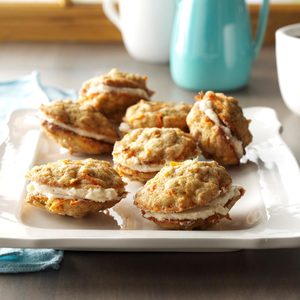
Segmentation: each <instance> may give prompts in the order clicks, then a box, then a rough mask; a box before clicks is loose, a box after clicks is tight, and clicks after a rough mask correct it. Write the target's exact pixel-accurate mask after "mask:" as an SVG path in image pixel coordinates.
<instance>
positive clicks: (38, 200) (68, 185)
mask: <svg viewBox="0 0 300 300" xmlns="http://www.w3.org/2000/svg"><path fill="white" fill-rule="evenodd" d="M146 83H147V77H146V76H141V75H138V74H131V73H125V72H121V71H118V70H116V69H112V70H111V71H110V72H109V73H108V74H105V75H102V76H99V77H95V78H92V79H90V80H88V81H86V82H85V83H84V84H83V86H82V88H81V90H80V93H79V99H78V100H77V101H76V102H73V101H71V100H57V101H54V102H52V103H50V104H48V105H42V106H41V107H40V118H41V125H42V128H43V130H44V132H45V133H46V134H47V136H49V137H50V138H52V139H53V140H54V141H56V142H57V143H58V144H59V145H60V146H62V147H64V148H66V149H68V150H69V151H70V153H72V154H73V153H80V154H84V155H87V156H88V157H87V159H83V160H60V161H57V162H53V163H48V164H45V165H41V166H36V167H34V168H32V169H31V170H30V171H29V172H28V174H27V178H28V179H29V180H30V181H31V182H30V183H29V184H28V187H27V190H28V194H27V203H30V204H32V205H34V206H37V207H40V208H43V209H46V210H47V211H49V212H51V213H54V214H59V215H67V216H72V217H83V216H86V215H88V214H90V213H96V212H99V211H102V210H105V209H108V208H110V207H112V206H113V205H115V204H116V203H118V202H119V201H121V199H122V198H124V197H126V194H127V192H126V190H125V185H126V183H125V182H124V181H123V177H126V178H127V180H134V181H139V182H141V183H143V184H144V186H143V187H142V188H141V189H140V190H139V191H138V192H137V193H136V195H135V196H134V204H135V205H136V206H137V207H138V208H139V209H140V211H141V214H142V215H143V216H144V217H145V218H146V219H148V220H151V221H153V222H155V223H156V224H158V225H160V226H161V227H163V228H168V229H194V228H198V229H205V228H208V227H211V226H212V225H214V224H216V223H218V222H219V221H220V220H222V219H224V218H227V219H230V217H229V211H230V209H231V208H232V207H233V205H234V204H235V203H236V202H237V201H238V200H239V199H240V198H241V196H242V195H243V194H244V192H245V191H244V189H243V188H242V187H240V186H237V185H234V184H232V180H231V177H230V175H229V174H228V172H227V171H226V169H225V167H227V166H232V165H239V163H240V159H241V157H242V156H243V155H244V154H245V148H246V146H247V145H248V144H249V143H250V142H251V140H252V135H251V133H250V131H249V120H247V119H246V118H245V117H244V115H243V112H242V110H241V108H240V107H239V105H238V101H237V100H236V99H234V98H232V97H227V96H226V95H224V94H222V93H214V92H211V91H209V92H206V93H203V92H200V93H199V94H198V95H197V96H196V97H195V103H194V105H191V104H188V103H172V102H161V101H150V98H151V96H152V95H153V92H152V91H151V90H150V89H148V87H147V84H146ZM105 153H106V154H112V157H113V165H112V164H111V163H109V162H107V161H103V160H98V159H95V158H90V157H89V155H100V154H105ZM201 155H202V156H203V158H202V160H200V159H199V158H200V157H201ZM208 160H209V161H208Z"/></svg>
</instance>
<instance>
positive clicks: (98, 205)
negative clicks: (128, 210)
mask: <svg viewBox="0 0 300 300" xmlns="http://www.w3.org/2000/svg"><path fill="white" fill-rule="evenodd" d="M26 178H27V179H28V180H30V183H29V184H28V185H27V196H26V202H27V203H29V204H32V205H33V206H36V207H40V208H43V209H46V210H47V211H48V212H50V213H53V214H58V215H66V216H71V217H75V218H80V217H84V216H85V215H87V214H90V213H96V212H98V211H100V210H104V209H107V208H110V207H112V206H114V205H115V204H116V203H118V202H119V201H120V200H121V199H122V198H124V197H125V196H126V194H127V193H126V191H125V188H124V187H125V183H124V182H123V181H122V179H121V177H120V176H119V175H118V174H117V172H116V171H115V170H114V169H113V167H112V165H111V164H110V163H109V162H107V161H100V160H96V159H85V160H77V161H76V160H75V161H73V160H59V161H56V162H52V163H48V164H45V165H40V166H35V167H33V168H32V169H31V170H30V171H28V172H27V175H26Z"/></svg>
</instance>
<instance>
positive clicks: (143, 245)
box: [0, 107, 300, 251]
mask: <svg viewBox="0 0 300 300" xmlns="http://www.w3.org/2000/svg"><path fill="white" fill-rule="evenodd" d="M245 114H246V116H247V117H248V118H250V119H252V122H251V131H252V132H253V135H254V141H253V143H252V144H251V145H250V146H249V147H248V150H247V155H246V156H245V157H244V158H243V163H242V164H241V166H239V167H235V168H231V169H230V170H229V172H230V173H231V175H232V177H233V180H234V182H235V183H237V184H241V185H242V186H244V187H245V189H246V194H245V196H244V197H243V198H242V199H241V200H240V201H239V202H238V203H237V204H236V205H235V206H234V208H233V209H232V210H231V217H232V221H227V220H226V221H223V222H222V223H220V224H219V225H218V226H216V227H214V228H212V229H210V230H208V231H167V230H161V229H160V228H159V227H157V226H156V225H154V224H152V223H151V222H149V221H147V220H145V219H143V218H142V217H141V216H140V213H139V211H138V210H137V209H136V208H135V207H134V206H133V205H132V196H133V193H134V192H135V191H136V189H137V188H138V187H139V186H140V184H138V183H135V182H132V183H129V184H128V189H129V191H130V194H129V196H128V197H127V198H126V199H125V200H124V201H121V202H120V203H119V204H118V205H117V206H115V207H114V208H113V209H110V211H109V214H103V213H99V214H96V215H94V216H91V217H88V218H86V219H80V220H76V219H72V218H68V217H61V216H55V215H50V214H48V213H47V212H45V211H43V210H40V209H38V208H35V207H31V206H29V205H26V204H25V203H24V197H25V192H24V191H25V189H24V188H25V185H26V182H25V180H24V174H25V172H26V171H27V170H28V169H29V168H30V167H31V166H32V165H34V164H40V163H45V162H48V161H55V160H57V159H62V158H68V157H70V155H69V154H68V153H67V152H66V151H64V150H61V149H60V148H59V147H58V146H57V145H56V144H54V143H53V142H52V141H50V140H48V139H47V138H46V137H45V136H44V135H43V134H41V133H40V130H39V126H38V121H37V118H36V117H35V111H33V110H18V111H15V112H14V113H13V114H12V115H11V118H10V121H9V123H8V128H9V136H8V139H7V140H6V142H5V143H3V144H2V145H1V146H0V157H1V160H0V163H1V165H0V247H32V248H34V247H37V248H41V247H48V248H59V249H81V250H113V251H131V250H133V251H220V250H234V249H257V248H284V247H298V246H300V199H299V192H298V189H299V188H298V186H299V185H300V172H299V168H298V164H297V162H296V160H295V158H294V157H293V155H292V153H291V151H290V150H289V149H288V147H287V145H286V144H285V143H284V142H283V140H282V139H281V137H280V135H279V129H280V123H279V122H278V120H277V117H276V114H275V112H274V111H273V110H272V109H270V108H264V107H252V108H247V109H245ZM73 158H75V159H79V158H82V157H78V156H77V157H73Z"/></svg>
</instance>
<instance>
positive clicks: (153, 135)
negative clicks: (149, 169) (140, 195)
mask: <svg viewBox="0 0 300 300" xmlns="http://www.w3.org/2000/svg"><path fill="white" fill-rule="evenodd" d="M198 155H199V150H198V148H197V145H196V142H195V141H194V139H193V138H192V136H191V135H189V134H188V133H185V132H183V131H182V130H180V129H178V128H139V129H134V130H132V131H131V132H129V133H127V134H126V135H125V136H124V137H123V138H122V140H121V141H118V142H116V143H115V146H114V150H113V159H114V162H115V163H117V164H120V165H123V166H126V167H129V168H131V167H134V166H136V165H150V164H154V165H161V164H164V163H165V162H167V161H173V160H174V161H183V160H186V159H189V158H194V157H195V156H198Z"/></svg>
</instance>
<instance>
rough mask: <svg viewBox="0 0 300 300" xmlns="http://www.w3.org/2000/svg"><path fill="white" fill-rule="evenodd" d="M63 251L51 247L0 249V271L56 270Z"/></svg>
mask: <svg viewBox="0 0 300 300" xmlns="http://www.w3.org/2000/svg"><path fill="white" fill-rule="evenodd" d="M63 255H64V253H63V251H60V250H53V249H11V248H3V249H0V273H23V272H37V271H42V270H45V269H50V268H52V269H54V270H58V269H59V265H60V262H61V261H62V259H63Z"/></svg>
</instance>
